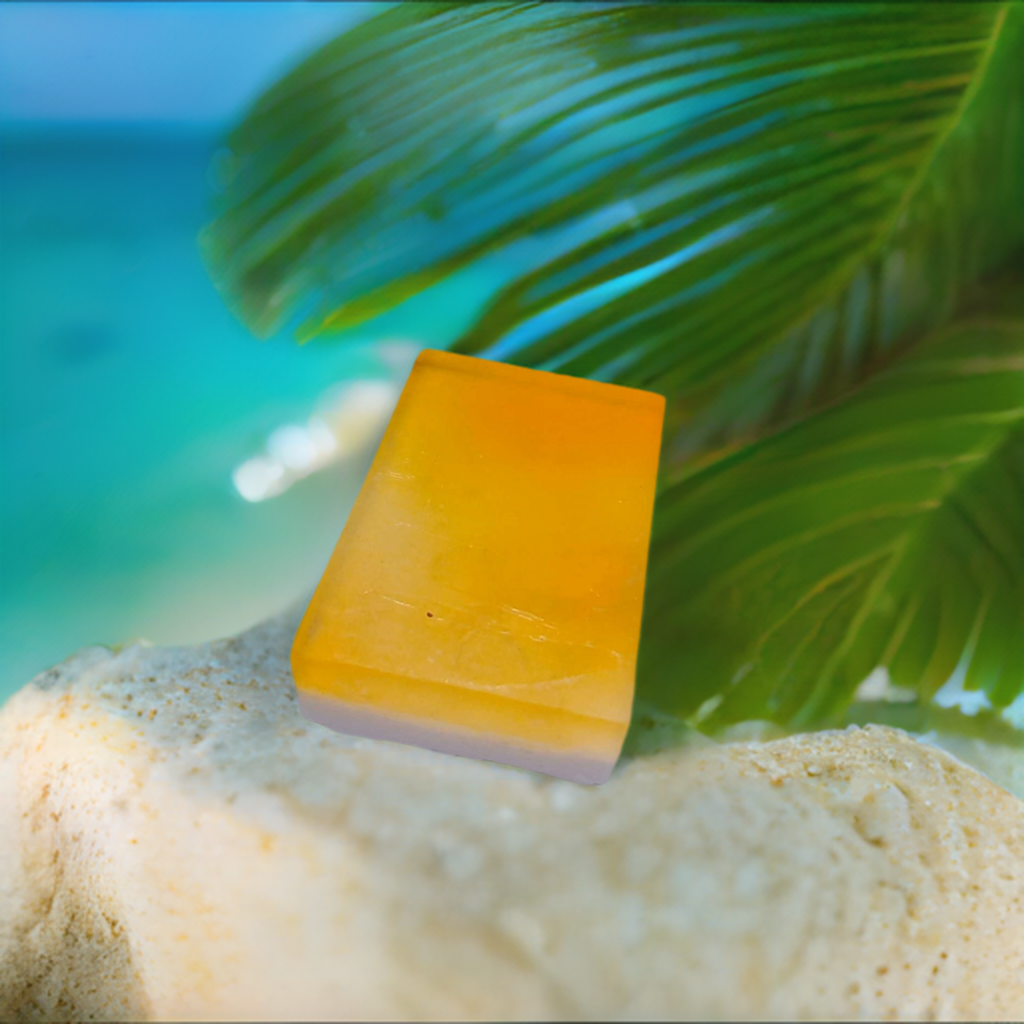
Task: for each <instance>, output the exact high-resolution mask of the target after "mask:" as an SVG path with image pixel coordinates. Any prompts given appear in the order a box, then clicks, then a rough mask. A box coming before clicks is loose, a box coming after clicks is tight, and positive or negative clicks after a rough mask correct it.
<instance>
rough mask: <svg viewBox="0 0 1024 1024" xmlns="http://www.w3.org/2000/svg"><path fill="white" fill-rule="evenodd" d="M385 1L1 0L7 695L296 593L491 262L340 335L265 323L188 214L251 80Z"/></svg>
mask: <svg viewBox="0 0 1024 1024" xmlns="http://www.w3.org/2000/svg"><path fill="white" fill-rule="evenodd" d="M383 7H384V5H377V4H360V3H337V4H335V3H231V4H224V3H188V4H177V3H68V4H62V3H46V4H42V3H41V4H33V3H4V4H2V5H0V702H2V701H3V700H4V699H6V697H8V696H9V695H10V694H11V693H12V692H13V691H14V690H16V689H17V688H19V687H20V686H21V685H22V684H23V683H25V682H27V681H28V680H29V679H30V678H31V677H32V676H33V675H35V674H36V673H37V672H40V671H42V670H43V669H45V668H47V667H48V666H50V665H51V664H54V663H55V662H57V661H60V660H61V659H63V658H65V657H67V656H68V655H70V654H71V653H73V652H74V651H75V650H77V649H78V648H80V647H82V646H84V645H87V644H93V643H105V644H117V643H119V642H123V641H125V640H129V639H134V638H146V639H148V640H151V641H152V642H154V643H159V644H177V643H193V642H199V641H203V640H209V639H212V638H215V637H218V636H223V635H227V634H231V633H234V632H237V631H239V630H241V629H244V628H246V627H247V626H250V625H252V624H254V623H255V622H257V621H259V620H260V619H262V618H263V617H265V616H267V615H270V614H273V613H274V612H277V611H279V610H280V609H282V608H284V607H285V606H287V605H288V604H290V603H291V602H294V601H296V600H300V599H302V598H303V597H304V596H306V595H307V594H308V593H310V592H311V590H312V588H313V586H315V584H316V581H317V579H318V578H319V575H320V573H321V572H322V570H323V567H324V565H325V564H326V562H327V559H328V557H329V555H330V552H331V550H332V549H333V546H334V544H335V542H336V540H337V538H338V535H339V533H340V531H341V528H342V526H343V525H344V521H345V517H346V515H347V512H348V509H349V508H350V506H351V503H352V501H353V500H354V498H355V495H356V493H357V492H358V488H359V485H360V483H361V481H362V477H363V476H364V474H365V472H366V469H367V467H368V465H369V460H370V458H371V457H372V452H373V448H374V443H375V439H377V438H379V436H380V432H381V431H382V430H383V426H384V425H385V423H386V420H387V417H388V415H389V413H390V410H391V408H392V406H393V404H394V401H395V399H396V398H397V395H398V392H399V390H400V388H401V384H402V382H403V380H404V377H405V374H406V373H407V372H408V369H409V367H410V365H411V363H412V360H413V359H414V357H415V354H416V352H417V351H418V350H419V348H421V347H424V346H429V347H444V346H445V345H447V344H449V343H450V342H451V341H452V340H454V338H455V337H456V336H457V334H458V333H459V332H460V331H461V330H462V329H463V328H464V327H465V326H466V325H467V324H468V323H469V322H470V320H472V318H473V317H474V316H475V315H476V314H477V313H478V312H479V310H480V308H481V306H482V304H483V303H484V302H485V301H486V299H487V297H488V296H489V295H490V294H492V293H493V291H494V290H495V289H496V288H497V287H498V285H499V284H500V283H501V281H502V280H505V279H507V276H508V274H509V273H510V272H511V268H510V267H503V266H502V265H501V264H491V265H488V266H485V267H482V268H480V269H479V270H475V271H474V273H473V275H472V276H469V277H467V276H465V275H464V276H463V277H462V278H460V280H459V281H458V282H456V283H454V284H449V285H447V286H444V287H441V288H438V289H435V290H434V291H433V292H428V293H427V294H425V295H423V296H420V297H419V298H417V299H416V300H413V301H411V302H409V303H407V304H406V305H405V306H404V307H402V308H400V309H398V310H396V311H395V312H393V313H391V314H389V315H388V316H387V317H382V318H380V319H379V320H377V321H375V322H373V323H371V324H369V325H365V326H363V327H362V328H360V329H359V330H358V331H357V332H354V333H352V334H350V335H349V336H345V337H343V338H341V339H339V340H333V341H330V342H324V341H319V342H313V343H311V344H310V345H309V346H307V347H305V348H300V347H299V346H298V345H297V344H296V343H295V341H294V340H293V339H292V338H291V337H290V336H278V337H274V338H272V339H270V340H269V341H266V342H261V341H257V340H256V339H255V338H253V337H252V336H251V335H250V334H249V332H248V331H247V330H246V329H245V328H244V327H243V326H241V324H239V323H238V322H237V321H236V320H235V319H234V318H233V317H232V315H231V314H230V313H229V312H228V310H227V309H226V308H225V306H224V304H223V302H222V300H221V298H220V296H219V295H218V293H217V292H216V290H215V289H214V287H213V285H212V284H211V283H210V281H209V279H208V277H207V274H206V270H205V268H204V266H203V264H202V261H201V259H200V254H199V247H198V244H197V236H198V233H199V231H200V229H201V228H202V226H203V225H204V224H205V223H206V222H208V221H209V220H210V219H211V218H212V206H211V202H212V200H213V198H214V196H215V188H216V175H215V173H213V169H214V168H215V167H216V158H217V153H218V150H219V149H220V147H221V146H222V144H223V140H224V136H225V134H226V132H227V131H228V130H229V129H230V127H231V126H232V124H233V123H234V122H236V121H237V120H238V119H239V118H240V117H241V116H242V115H243V114H244V112H245V110H246V108H247V105H248V104H249V103H251V102H252V101H253V100H254V99H255V98H256V97H257V96H258V95H259V93H260V92H261V90H262V89H264V88H265V87H267V86H268V85H270V84H271V83H272V82H273V81H274V80H275V79H276V78H277V77H278V76H279V75H280V74H281V73H282V72H283V71H286V70H287V69H288V68H289V67H290V66H291V65H293V64H295V63H296V62H298V61H300V60H301V59H302V58H304V57H305V56H307V55H308V54H309V53H310V52H312V51H313V50H315V49H316V48H317V47H318V46H320V45H321V44H323V43H325V42H327V41H328V40H329V39H331V38H333V37H334V36H335V35H337V34H338V33H340V32H342V31H344V30H346V29H347V28H350V27H352V26H354V25H355V24H357V23H358V22H360V21H362V20H364V19H366V18H368V17H372V16H375V15H376V14H377V13H379V12H380V11H381V10H382V9H383Z"/></svg>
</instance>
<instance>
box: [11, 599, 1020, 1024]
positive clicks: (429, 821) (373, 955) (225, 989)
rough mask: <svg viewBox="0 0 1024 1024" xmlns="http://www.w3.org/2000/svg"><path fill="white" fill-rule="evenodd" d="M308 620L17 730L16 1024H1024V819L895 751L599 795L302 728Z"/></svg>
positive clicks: (193, 652)
mask: <svg viewBox="0 0 1024 1024" xmlns="http://www.w3.org/2000/svg"><path fill="white" fill-rule="evenodd" d="M293 630H294V617H288V618H285V619H280V620H275V621H272V622H270V623H267V624H265V625H263V626H261V627H259V628H257V629H254V630H252V631H251V632H249V633H246V634H244V635H243V636H241V637H239V638H237V639H234V640H229V641H225V642H222V643H216V644H211V645H207V646H203V647H197V648H187V649H159V648H151V647H138V646H137V647H131V648H128V649H126V650H124V651H122V652H121V653H119V654H114V653H112V652H109V651H107V650H105V649H98V648H97V649H90V650H87V651H85V652H82V653H81V654H79V655H77V656H76V657H75V658H73V659H71V660H70V661H68V662H66V663H64V664H63V665H61V666H59V667H57V668H55V669H53V670H51V671H50V672H48V673H46V674H44V675H43V676H41V677H39V678H38V679H37V680H36V681H35V682H34V683H33V684H32V685H30V686H28V687H26V688H25V689H24V690H23V691H22V692H21V693H20V694H18V695H17V696H16V697H15V698H14V699H13V700H11V701H10V702H9V703H8V705H7V706H6V708H5V709H4V710H3V712H2V713H0V1018H4V1019H7V1018H14V1019H23V1020H36V1019H65V1020H66V1019H74V1020H83V1019H89V1018H90V1017H97V1018H103V1019H122V1020H123V1019H146V1018H156V1019H171V1018H176V1019H188V1018H196V1019H206V1020H211V1019H225V1018H229V1019H230V1018H233V1019H249V1020H256V1019H291V1020H296V1019H299V1020H313V1019H318V1018H319V1019H345V1018H351V1019H360V1020H366V1019H375V1018H391V1019H394V1018H444V1019H462V1018H492V1019H493V1018H498V1019H518V1018H547V1019H566V1018H575V1019H580V1018H627V1017H634V1018H647V1019H650V1018H658V1017H662V1018H664V1017H672V1018H687V1017H696V1018H728V1019H741V1018H766V1017H767V1018H780V1017H781V1018H807V1017H816V1018H836V1017H842V1018H867V1019H872V1018H874V1019H877V1018H900V1019H913V1020H917V1019H922V1020H925V1019H936V1018H944V1019H949V1018H967V1019H997V1018H1002V1019H1021V1018H1022V1017H1024V802H1022V801H1021V800H1019V799H1018V798H1016V797H1014V796H1012V795H1011V794H1010V793H1008V792H1006V791H1005V790H1003V789H1001V788H1000V787H998V786H996V785H995V784H994V783H992V782H990V781H989V780H988V779H986V778H985V777H984V776H982V775H981V774H979V773H978V772H976V771H974V770H973V769H971V768H968V767H966V766H965V765H962V764H960V763H959V762H957V761H955V760H954V759H953V758H951V757H949V756H947V755H945V754H943V753H941V752H940V751H937V750H935V749H932V748H931V747H928V746H924V745H921V744H919V743H917V742H915V741H914V740H912V739H910V738H909V737H907V736H906V735H904V734H903V733H900V732H896V731H893V730H888V729H881V728H868V729H864V730H856V729H854V730H849V731H847V732H844V733H821V734H817V735H814V736H808V737H799V738H796V739H791V740H783V741H777V742H773V743H767V744H733V745H729V746H723V747H717V748H709V749H702V750H699V751H690V752H684V751H677V752H673V753H670V754H662V755H658V756H655V757H652V758H648V759H645V760H640V761H634V762H632V763H628V764H624V765H622V766H620V768H619V769H618V770H617V772H616V775H615V776H614V777H613V779H612V781H611V782H609V783H607V784H606V785H604V786H601V787H598V788H586V787H580V786H575V785H573V784H571V783H566V782H559V781H555V780H551V779H548V778H545V777H542V776H538V775H532V774H530V773H528V772H524V771H518V770H516V769H511V768H503V767H500V766H497V765H493V764H486V763H480V762H474V761H467V760H462V759H459V758H453V757H447V756H444V755H441V754H432V753H429V752H426V751H420V750H416V749H412V748H405V747H401V746H397V745H393V744H388V743H381V742H374V741H370V740H357V739H348V738H346V737H342V736H338V735H335V734H333V733H331V732H329V731H327V730H324V729H321V728H320V727H318V726H315V725H312V724H310V723H307V722H305V721H304V720H303V719H302V718H301V717H300V716H299V715H298V712H297V710H296V703H295V698H294V692H293V689H292V683H291V678H290V674H289V670H288V661H287V652H288V648H289V645H290V641H291V636H292V633H293Z"/></svg>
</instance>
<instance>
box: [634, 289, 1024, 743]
mask: <svg viewBox="0 0 1024 1024" xmlns="http://www.w3.org/2000/svg"><path fill="white" fill-rule="evenodd" d="M1013 284H1014V285H1015V286H1016V287H1018V288H1019V289H1020V290H1021V294H1024V277H1021V278H1017V279H1015V280H1014V282H1013ZM651 566H652V568H651V577H650V585H649V589H648V602H647V605H646V606H645V623H644V629H645V633H644V638H645V643H644V648H643V654H642V657H644V658H645V662H646V663H645V664H644V666H643V671H642V673H641V678H642V680H643V687H642V691H641V693H640V698H641V701H642V702H643V703H647V704H648V705H650V706H652V707H654V708H657V709H659V710H660V711H662V712H669V713H673V714H675V715H678V716H679V717H681V718H689V717H690V716H697V718H699V719H700V721H701V722H702V724H704V725H705V726H706V727H708V728H712V729H713V728H715V727H717V726H721V725H727V724H730V723H732V722H736V721H742V720H744V719H767V720H774V721H778V722H784V723H789V722H794V721H795V722H797V723H807V722H817V721H823V720H827V719H828V718H829V717H830V716H834V715H835V714H836V713H837V712H839V711H842V710H843V708H844V707H845V705H846V704H847V703H849V701H850V700H851V699H852V698H853V696H854V691H855V690H856V688H857V686H858V684H859V683H860V682H861V681H863V680H864V679H865V677H866V676H868V675H869V673H870V672H871V671H872V670H873V669H874V668H875V667H876V666H879V665H881V666H886V667H887V668H888V671H889V675H890V677H891V679H892V681H893V683H895V684H896V685H897V686H901V687H905V688H908V689H910V690H916V691H918V693H920V694H921V695H923V696H925V697H927V696H930V695H931V694H932V693H934V692H935V691H936V690H937V689H938V688H939V687H940V686H941V685H942V684H943V683H944V682H945V681H946V680H947V679H948V678H949V677H950V676H951V675H952V674H953V672H954V670H955V669H956V668H957V666H958V665H959V664H960V663H961V661H963V662H964V670H965V671H966V681H965V684H964V685H965V688H967V689H977V688H980V689H983V690H984V691H985V693H986V694H987V695H988V698H989V700H990V702H991V703H992V705H994V706H995V707H1003V706H1005V705H1007V704H1009V703H1010V702H1011V701H1012V700H1013V699H1014V698H1015V697H1016V696H1017V694H1018V693H1019V692H1020V689H1021V679H1022V678H1024V315H1022V316H1019V317H1017V318H1006V319H996V320H993V319H990V318H988V317H984V316H978V317H977V318H970V319H965V320H964V321H963V322H960V323H957V324H956V325H955V326H953V327H951V328H949V329H947V330H946V331H945V332H943V333H942V335H941V336H939V337H938V338H936V339H934V340H933V341H931V342H930V343H929V344H926V345H923V346H921V347H920V348H919V349H917V350H916V351H915V352H914V354H913V355H912V356H910V357H908V358H906V359H904V360H901V361H900V362H899V363H897V364H896V365H895V366H893V367H892V368H890V369H889V370H887V371H885V372H884V373H881V374H879V375H878V376H877V377H875V378H874V379H873V380H872V381H871V382H870V383H869V384H868V385H866V386H865V387H864V388H862V389H861V390H860V391H859V392H858V393H857V394H856V395H854V396H852V397H851V398H849V399H848V400H847V401H845V402H842V403H840V404H838V405H836V406H834V407H832V408H830V409H827V410H823V411H821V412H819V413H817V414H816V415H814V416H811V417H809V418H808V419H806V420H803V421H802V422H800V423H799V424H796V425H795V426H793V427H791V428H789V429H787V430H784V431H782V432H780V433H778V434H776V435H775V436H773V437H770V438H766V439H765V440H763V441H761V442H758V443H756V444H754V445H750V446H748V447H746V448H744V449H743V450H742V451H739V452H737V453H735V454H734V455H732V456H729V457H727V458H725V459H722V460H720V461H719V462H716V463H715V464H714V465H712V466H709V467H707V468H706V469H704V470H702V471H700V472H697V473H695V474H694V475H692V476H690V477H689V478H687V479H686V480H684V481H682V482H681V483H679V484H677V485H675V486H674V487H670V488H668V489H667V490H666V491H665V492H663V493H662V495H661V496H660V498H659V507H658V513H657V516H656V531H655V538H654V542H653V547H652V552H651ZM680 680H686V682H687V685H686V686H682V687H681V686H680V685H679V682H680Z"/></svg>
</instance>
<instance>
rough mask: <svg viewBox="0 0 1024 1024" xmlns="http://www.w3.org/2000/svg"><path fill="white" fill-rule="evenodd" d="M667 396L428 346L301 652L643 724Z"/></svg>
mask: <svg viewBox="0 0 1024 1024" xmlns="http://www.w3.org/2000/svg"><path fill="white" fill-rule="evenodd" d="M664 404H665V403H664V399H663V398H662V397H661V396H660V395H656V394H652V393H649V392H644V391H638V390H634V389H631V388H624V387H619V386H617V385H611V384H604V383H600V382H596V381H590V380H584V379H579V378H572V377H565V376H561V375H558V374H553V373H546V372H543V371H537V370H529V369H525V368H522V367H517V366H508V365H505V364H501V363H495V362H491V361H488V360H483V359H476V358H472V357H468V356H461V355H455V354H452V353H447V352H436V351H430V350H428V351H424V352H422V353H421V354H420V356H419V358H418V360H417V362H416V365H415V366H414V368H413V370H412V373H411V374H410V377H409V379H408V381H407V383H406V386H405V388H404V390H403V392H402V396H401V398H400V400H399V402H398V405H397V407H396V409H395V412H394V415H393V416H392V419H391V422H390V424H389V426H388V429H387V431H386V433H385V436H384V439H383V441H382V442H381V446H380V448H379V450H378V452H377V455H376V458H375V460H374V462H373V465H372V466H371V469H370V472H369V474H368V476H367V480H366V482H365V484H364V485H363V489H362V491H361V492H360V495H359V497H358V499H357V501H356V503H355V505H354V507H353V509H352V512H351V514H350V516H349V520H348V523H347V524H346V526H345V529H344V531H343V533H342V536H341V539H340V540H339V543H338V546H337V548H336V549H335V552H334V554H333V556H332V558H331V561H330V564H329V565H328V568H327V570H326V572H325V574H324V577H323V579H322V581H321V583H320V586H319V587H318V589H317V592H316V594H315V595H314V598H313V600H312V602H311V604H310V607H309V609H308V611H307V615H306V618H305V621H304V622H303V626H302V629H301V630H300V635H299V638H298V641H297V644H296V653H297V657H298V659H299V660H303V661H304V662H306V663H317V664H320V665H326V664H331V663H336V664H341V663H344V664H348V665H355V666H362V667H364V668H366V669H370V670H373V671H378V672H385V673H388V674H390V675H394V676H407V677H410V678H415V679H421V680H424V681H426V682H432V683H440V684H447V685H450V686H456V687H461V688H463V689H469V690H473V691H477V692H480V691H483V692H489V693H493V694H495V695H500V696H504V697H507V698H510V699H514V700H518V701H525V702H528V703H534V704H539V705H543V706H546V707H549V708H562V709H566V710H571V711H576V712H579V713H585V714H587V715H589V716H593V717H598V718H604V719H606V720H609V721H615V722H624V721H627V720H628V718H629V714H630V706H631V702H632V688H633V677H634V673H635V664H636V654H637V648H638V645H639V634H640V617H641V611H642V604H643V590H644V577H645V570H646V562H647V548H648V544H649V539H650V527H651V517H652V513H653V506H654V492H655V483H656V477H657V468H658V455H659V449H660V442H661V429H662V420H663V416H664ZM297 674H300V673H297ZM299 682H300V685H301V684H302V682H303V680H302V679H301V678H300V680H299ZM584 682H585V685H584V686H581V683H584ZM581 702H582V704H581ZM583 705H585V706H583Z"/></svg>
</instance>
